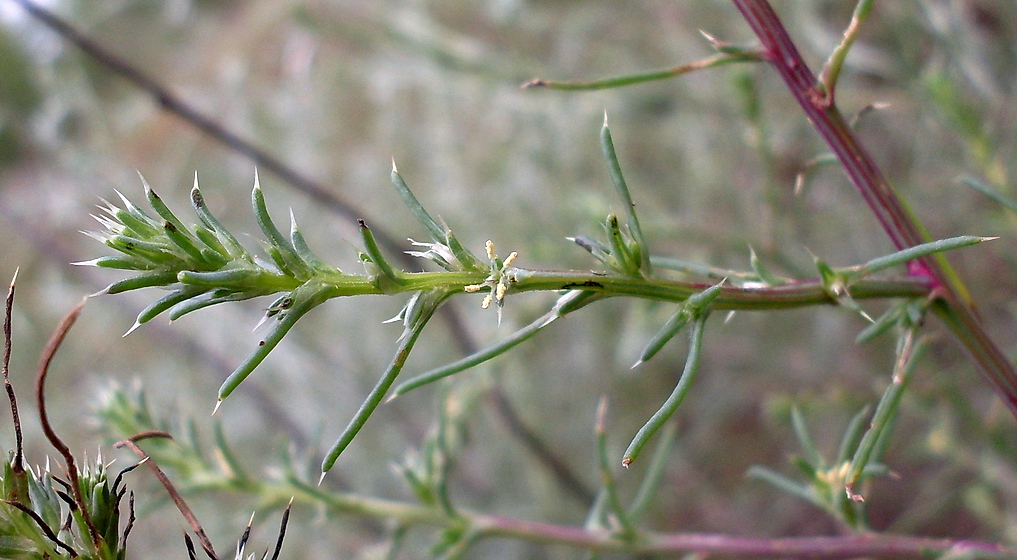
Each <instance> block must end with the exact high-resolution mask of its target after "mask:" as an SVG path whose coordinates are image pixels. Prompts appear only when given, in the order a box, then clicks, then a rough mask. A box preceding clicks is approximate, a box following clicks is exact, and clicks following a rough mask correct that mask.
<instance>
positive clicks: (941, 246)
mask: <svg viewBox="0 0 1017 560" xmlns="http://www.w3.org/2000/svg"><path fill="white" fill-rule="evenodd" d="M994 239H998V238H997V237H978V236H974V235H961V236H958V237H950V238H948V239H940V240H938V241H931V242H929V243H922V244H921V245H915V246H914V247H909V248H907V249H904V250H902V251H897V252H896V253H893V254H891V255H885V256H882V257H877V258H874V259H872V260H870V261H869V262H867V263H865V264H863V265H861V266H859V267H856V268H853V269H846V271H847V272H849V273H851V274H853V278H852V279H854V278H857V277H859V276H861V275H865V274H872V273H875V272H879V271H881V270H886V269H888V268H891V267H894V266H898V265H904V264H906V263H908V262H909V261H913V260H915V259H920V258H922V257H927V256H929V255H932V254H935V253H942V252H944V251H949V250H951V249H959V248H961V247H968V246H970V245H977V244H978V243H981V242H983V241H992V240H994Z"/></svg>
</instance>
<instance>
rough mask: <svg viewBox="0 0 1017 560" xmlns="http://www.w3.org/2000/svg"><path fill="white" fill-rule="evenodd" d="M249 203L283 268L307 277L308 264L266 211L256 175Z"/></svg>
mask: <svg viewBox="0 0 1017 560" xmlns="http://www.w3.org/2000/svg"><path fill="white" fill-rule="evenodd" d="M251 204H252V205H253V206H254V218H255V221H257V222H258V227H260V228H261V232H262V233H264V234H265V237H267V238H268V241H269V243H270V244H271V246H272V247H273V248H275V249H276V251H278V256H279V257H280V258H281V259H282V261H283V263H284V265H285V266H284V267H283V268H284V269H285V270H289V271H291V272H292V273H293V274H294V275H296V276H298V277H299V278H301V279H305V280H306V279H307V278H308V277H309V275H310V271H309V270H308V268H309V267H308V265H307V263H305V262H304V261H303V260H302V259H301V258H300V255H299V254H297V250H296V249H295V248H294V247H293V245H291V244H290V240H289V238H288V237H286V236H285V235H283V234H282V232H281V231H279V228H278V227H276V225H275V222H274V221H272V216H270V215H269V213H268V206H267V205H266V204H265V193H263V192H262V191H261V184H260V181H259V179H258V176H257V175H255V176H254V190H253V191H252V192H251Z"/></svg>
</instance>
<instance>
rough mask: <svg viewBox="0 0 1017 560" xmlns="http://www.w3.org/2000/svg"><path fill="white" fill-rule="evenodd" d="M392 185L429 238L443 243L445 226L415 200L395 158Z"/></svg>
mask: <svg viewBox="0 0 1017 560" xmlns="http://www.w3.org/2000/svg"><path fill="white" fill-rule="evenodd" d="M392 186H394V187H395V189H396V192H398V193H399V197H400V198H402V199H403V204H405V205H406V207H407V208H409V210H410V212H411V213H413V217H414V218H416V219H417V222H419V223H420V225H422V226H424V229H426V230H427V234H428V235H430V236H431V240H432V241H434V242H435V243H441V244H444V243H445V228H444V227H442V226H441V225H440V224H439V223H438V222H437V221H435V219H434V218H432V217H431V214H430V213H428V211H427V210H426V209H425V208H424V205H422V204H420V201H419V200H417V197H416V195H414V194H413V191H411V190H410V188H409V187H407V186H406V182H405V181H403V177H402V175H400V174H399V170H398V169H396V164H395V160H394V159H393V160H392Z"/></svg>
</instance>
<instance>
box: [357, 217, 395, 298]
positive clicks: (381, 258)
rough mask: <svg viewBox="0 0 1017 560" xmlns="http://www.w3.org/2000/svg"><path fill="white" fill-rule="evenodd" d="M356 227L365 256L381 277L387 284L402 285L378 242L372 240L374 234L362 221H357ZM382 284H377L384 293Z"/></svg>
mask: <svg viewBox="0 0 1017 560" xmlns="http://www.w3.org/2000/svg"><path fill="white" fill-rule="evenodd" d="M357 225H358V226H359V227H360V238H361V240H362V241H363V242H364V250H365V251H366V252H367V256H368V257H369V258H370V259H371V263H373V264H374V265H375V266H376V267H378V270H379V271H380V272H381V275H382V276H384V277H385V279H386V280H388V281H389V282H391V283H393V284H396V285H399V284H402V283H403V278H402V276H401V275H400V274H398V273H397V272H396V271H395V269H394V268H392V265H391V264H389V262H388V259H386V258H385V255H384V254H382V252H381V247H379V246H378V242H377V241H376V240H375V239H374V234H373V233H371V228H369V227H367V224H366V223H365V222H364V220H357ZM384 285H385V284H384V283H379V287H382V290H383V291H384V288H383V286H384Z"/></svg>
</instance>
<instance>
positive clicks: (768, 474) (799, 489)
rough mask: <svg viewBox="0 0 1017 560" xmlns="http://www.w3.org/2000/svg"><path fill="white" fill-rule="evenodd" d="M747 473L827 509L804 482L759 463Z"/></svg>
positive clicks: (751, 476)
mask: <svg viewBox="0 0 1017 560" xmlns="http://www.w3.org/2000/svg"><path fill="white" fill-rule="evenodd" d="M747 475H748V476H749V477H750V478H754V479H756V480H761V481H763V482H765V483H767V484H769V485H771V486H773V487H774V488H776V489H778V490H782V491H784V492H786V493H788V494H790V495H792V496H796V497H798V498H801V499H802V500H805V501H806V502H809V503H810V504H815V505H817V506H819V507H821V508H823V509H826V504H824V503H822V502H821V501H820V500H819V499H818V498H817V497H816V495H815V493H814V492H813V491H812V487H810V486H807V485H805V484H802V483H800V482H796V481H794V480H791V479H790V478H787V477H786V476H784V475H781V474H778V473H776V472H774V471H772V470H770V469H768V468H766V467H761V466H758V465H753V466H751V467H749V470H748V472H747Z"/></svg>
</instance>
